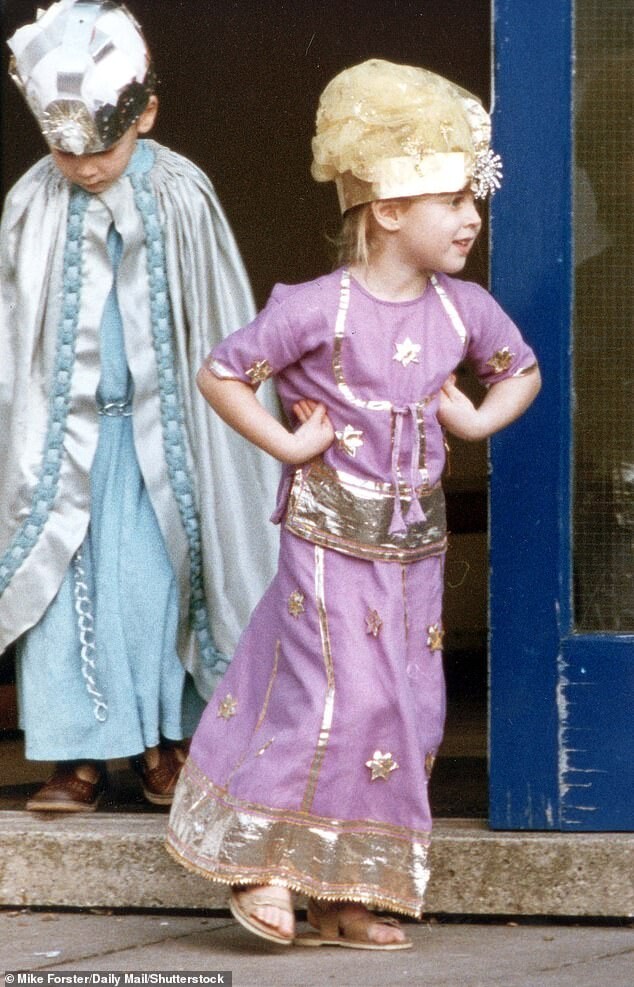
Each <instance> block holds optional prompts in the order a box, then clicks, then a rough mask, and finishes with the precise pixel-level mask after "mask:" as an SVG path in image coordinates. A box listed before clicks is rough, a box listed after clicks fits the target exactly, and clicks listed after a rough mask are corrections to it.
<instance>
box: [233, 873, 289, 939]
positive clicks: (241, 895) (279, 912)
mask: <svg viewBox="0 0 634 987" xmlns="http://www.w3.org/2000/svg"><path fill="white" fill-rule="evenodd" d="M229 907H230V909H231V914H232V915H233V917H234V918H235V919H237V920H238V922H240V924H241V925H243V926H244V928H245V929H248V930H249V932H252V933H253V934H254V935H256V936H260V937H261V938H262V939H267V940H268V941H269V942H277V943H281V944H283V945H290V943H291V942H292V941H293V936H294V935H295V915H294V913H293V905H292V901H291V894H290V891H289V890H288V888H279V887H276V886H274V885H257V886H256V887H252V888H251V887H248V888H232V890H231V895H230V898H229Z"/></svg>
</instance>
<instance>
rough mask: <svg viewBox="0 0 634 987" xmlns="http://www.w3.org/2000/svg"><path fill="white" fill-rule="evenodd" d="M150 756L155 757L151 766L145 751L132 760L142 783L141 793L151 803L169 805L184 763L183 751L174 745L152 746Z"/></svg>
mask: <svg viewBox="0 0 634 987" xmlns="http://www.w3.org/2000/svg"><path fill="white" fill-rule="evenodd" d="M151 756H152V757H153V758H154V757H156V759H157V760H156V764H155V765H154V766H153V767H150V766H149V761H148V754H147V753H146V754H142V755H141V757H138V758H135V761H134V767H135V768H136V770H137V771H138V773H139V775H140V776H141V781H142V783H143V794H144V796H145V798H146V799H147V801H148V802H151V803H152V805H171V804H172V800H173V798H174V790H175V789H176V783H177V781H178V776H179V775H180V773H181V769H182V767H183V764H184V763H185V757H184V756H183V752H182V750H181V749H180V748H178V747H175V746H165V747H162V746H161V747H156V748H153V749H152V751H151Z"/></svg>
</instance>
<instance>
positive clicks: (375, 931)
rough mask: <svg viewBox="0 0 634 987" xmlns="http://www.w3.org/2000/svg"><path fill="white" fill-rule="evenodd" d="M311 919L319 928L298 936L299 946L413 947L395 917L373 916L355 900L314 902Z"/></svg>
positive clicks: (310, 910)
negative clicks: (339, 902)
mask: <svg viewBox="0 0 634 987" xmlns="http://www.w3.org/2000/svg"><path fill="white" fill-rule="evenodd" d="M308 921H309V922H310V924H311V925H312V926H313V927H314V928H315V929H316V930H317V934H315V933H310V932H309V933H303V934H302V935H300V936H297V937H296V938H295V943H296V944H297V945H299V946H343V947H344V948H346V949H376V950H379V949H385V950H393V949H410V948H411V945H412V943H411V940H409V939H408V938H407V937H406V935H405V933H404V932H403V930H402V929H401V927H400V925H399V924H398V922H397V921H396V919H393V918H383V917H380V916H378V915H374V914H373V913H372V912H370V911H368V909H367V908H366V907H365V906H364V905H359V904H356V903H353V902H348V903H346V904H343V903H342V904H341V905H339V904H328V903H326V902H318V901H311V902H309V905H308Z"/></svg>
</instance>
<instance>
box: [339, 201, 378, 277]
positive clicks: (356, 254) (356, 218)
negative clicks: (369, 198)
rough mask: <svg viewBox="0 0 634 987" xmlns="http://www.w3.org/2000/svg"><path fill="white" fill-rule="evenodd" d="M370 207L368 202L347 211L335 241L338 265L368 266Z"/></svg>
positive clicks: (370, 246)
mask: <svg viewBox="0 0 634 987" xmlns="http://www.w3.org/2000/svg"><path fill="white" fill-rule="evenodd" d="M371 218H372V207H371V204H370V203H369V202H366V203H364V204H363V205H361V206H355V207H354V209H349V210H348V212H347V213H345V215H344V217H343V222H342V224H341V230H340V231H339V236H338V237H337V240H336V246H337V260H338V262H339V264H341V265H346V264H364V265H366V264H368V263H369V260H370V251H371V249H372V236H371V222H370V221H371Z"/></svg>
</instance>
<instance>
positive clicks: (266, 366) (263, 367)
mask: <svg viewBox="0 0 634 987" xmlns="http://www.w3.org/2000/svg"><path fill="white" fill-rule="evenodd" d="M272 373H273V370H272V369H271V365H270V363H269V361H268V360H256V361H255V363H254V364H252V366H250V367H249V369H248V370H247V371H246V375H247V377H250V378H251V383H252V384H261V383H262V381H265V380H268V379H269V377H270V376H271V374H272Z"/></svg>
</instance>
